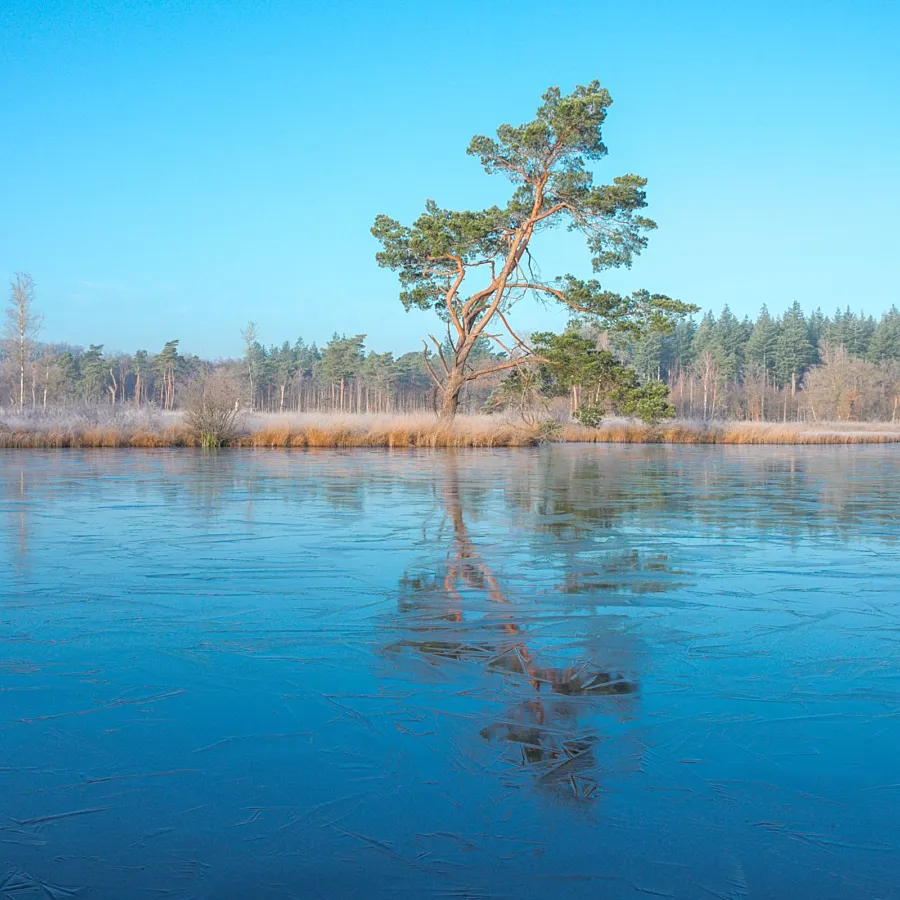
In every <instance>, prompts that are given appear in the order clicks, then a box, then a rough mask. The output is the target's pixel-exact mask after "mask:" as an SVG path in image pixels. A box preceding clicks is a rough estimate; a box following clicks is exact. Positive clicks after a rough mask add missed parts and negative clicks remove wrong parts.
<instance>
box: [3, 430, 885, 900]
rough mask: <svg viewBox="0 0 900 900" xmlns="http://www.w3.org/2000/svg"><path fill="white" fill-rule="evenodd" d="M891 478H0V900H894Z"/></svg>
mask: <svg viewBox="0 0 900 900" xmlns="http://www.w3.org/2000/svg"><path fill="white" fill-rule="evenodd" d="M898 510H900V454H898V453H897V451H896V449H895V448H891V447H884V448H878V447H855V448H830V447H810V448H748V449H742V448H736V447H734V448H715V447H711V448H691V447H679V448H668V447H574V446H556V447H547V448H542V449H540V450H523V451H505V450H504V451H498V452H495V453H491V452H487V451H483V452H470V453H456V454H449V453H435V454H426V453H415V452H394V453H389V452H380V451H370V452H348V453H342V452H326V453H321V454H314V453H300V452H295V453H281V452H278V451H262V452H253V451H248V452H241V451H235V452H227V453H221V454H218V455H203V454H201V453H193V452H190V451H164V452H137V451H135V452H131V451H113V452H84V453H81V452H75V451H72V452H65V453H36V452H7V453H5V454H4V455H2V456H0V595H2V600H0V897H3V898H7V897H8V898H12V900H22V898H29V897H41V898H51V900H61V898H68V897H73V896H78V897H86V898H103V900H106V898H116V900H119V898H123V900H127V898H159V897H165V898H215V900H237V898H263V900H266V898H288V897H291V898H319V897H321V898H335V897H347V898H356V897H360V898H363V897H364V898H367V900H374V898H382V897H410V898H424V897H440V898H460V900H462V898H488V897H490V898H506V897H509V898H517V900H526V898H555V897H565V898H570V897H571V898H582V897H584V898H598V897H602V898H647V897H658V896H661V897H674V898H686V900H695V898H704V897H712V898H716V897H718V898H729V900H731V898H781V897H784V898H806V897H809V898H816V900H828V898H834V900H853V898H897V897H900V874H898V873H900V666H898V664H900V543H898V537H900V528H898Z"/></svg>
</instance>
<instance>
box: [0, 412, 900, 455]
mask: <svg viewBox="0 0 900 900" xmlns="http://www.w3.org/2000/svg"><path fill="white" fill-rule="evenodd" d="M553 439H554V440H557V441H561V442H565V443H595V444H600V443H611V444H876V443H877V444H881V443H896V442H900V423H898V424H892V423H884V422H879V423H859V422H841V423H821V424H812V423H784V424H782V423H772V422H723V423H697V422H666V423H663V424H661V425H657V426H651V425H645V424H643V423H641V422H634V421H630V420H615V419H613V420H609V421H607V422H604V423H603V424H602V425H601V427H600V428H596V429H593V428H584V427H583V426H581V425H576V424H568V425H564V426H562V427H561V429H560V430H559V431H558V432H557V433H556V434H555V435H554V436H553ZM541 440H542V436H541V432H540V429H539V428H537V427H536V426H529V425H524V424H521V423H520V424H516V423H515V422H511V421H508V420H505V419H503V418H501V417H493V416H458V417H457V419H456V420H455V421H454V422H453V423H452V424H446V423H442V422H439V421H438V420H437V419H436V418H435V417H434V416H427V415H409V416H401V415H397V416H375V415H370V416H367V415H358V416H336V415H324V414H323V415H311V414H310V415H299V416H297V415H294V416H290V415H255V416H252V417H251V418H250V419H248V421H247V422H246V423H245V424H244V427H243V428H242V430H241V432H240V434H239V436H238V437H237V438H236V439H235V440H234V441H232V442H231V446H236V447H252V448H267V447H277V448H298V449H303V448H356V447H373V448H375V447H380V448H392V449H413V448H428V449H438V448H467V447H485V448H488V447H531V446H535V445H536V444H538V443H540V442H541ZM118 447H132V448H141V449H156V448H167V447H199V440H198V439H197V437H196V436H194V435H193V434H191V432H190V431H189V430H188V428H187V427H186V426H185V425H184V423H183V422H181V421H180V419H179V418H178V417H177V416H167V417H165V418H164V419H162V420H160V421H159V422H157V423H155V424H148V423H146V422H144V423H140V422H138V423H136V424H130V423H129V424H124V425H123V424H110V425H90V426H88V425H84V426H82V425H78V424H70V425H65V426H62V425H58V424H51V425H49V426H48V427H41V425H40V423H38V424H35V423H33V422H31V423H27V424H21V425H18V426H16V425H15V424H5V425H4V424H3V423H0V449H4V448H5V449H56V448H60V449H62V448H74V449H79V448H84V449H87V448H118Z"/></svg>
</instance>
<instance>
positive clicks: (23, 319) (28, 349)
mask: <svg viewBox="0 0 900 900" xmlns="http://www.w3.org/2000/svg"><path fill="white" fill-rule="evenodd" d="M42 322H43V319H42V317H41V316H39V315H37V314H36V313H35V311H34V279H33V278H32V277H31V275H29V274H28V273H27V272H16V274H15V275H14V276H13V279H12V281H11V282H10V286H9V303H8V306H7V308H6V327H5V328H4V333H5V336H6V339H7V342H8V345H9V348H10V349H9V355H10V358H11V359H12V360H13V361H14V364H15V367H16V372H17V375H18V381H19V385H18V388H19V390H18V394H19V409H20V410H21V409H24V407H25V370H26V368H27V367H28V363H29V361H30V360H31V357H32V355H33V352H34V338H35V336H36V335H37V333H38V331H40V328H41V324H42Z"/></svg>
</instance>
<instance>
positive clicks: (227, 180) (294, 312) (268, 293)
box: [0, 0, 900, 356]
mask: <svg viewBox="0 0 900 900" xmlns="http://www.w3.org/2000/svg"><path fill="white" fill-rule="evenodd" d="M101 6H102V7H103V8H101ZM0 38H2V41H0V118H2V122H3V129H2V133H3V139H2V141H0V172H2V179H3V194H2V216H0V274H2V275H4V276H6V275H8V274H11V273H12V272H13V271H15V270H26V271H30V272H31V273H32V275H33V276H34V278H35V280H36V282H37V290H38V304H39V308H40V310H41V311H42V312H43V313H44V315H45V327H44V331H43V337H44V339H46V340H54V341H69V342H71V343H76V344H87V343H89V342H96V343H103V344H105V345H106V346H107V348H109V349H122V350H129V351H130V350H134V349H136V348H139V347H141V348H146V349H148V350H151V351H153V350H158V349H159V347H161V346H162V344H163V342H164V341H166V340H169V339H171V338H178V339H180V340H181V348H182V350H184V351H190V352H196V353H199V354H201V355H210V356H227V355H231V354H236V353H237V352H239V347H240V336H239V331H240V328H241V327H242V326H243V325H244V324H245V323H246V322H247V320H248V319H254V320H257V321H258V322H259V323H260V329H261V331H260V336H261V339H262V340H263V341H264V342H266V343H269V342H276V341H277V342H280V341H281V340H283V339H285V338H288V339H291V340H293V339H294V338H296V337H297V336H298V335H302V336H303V337H304V338H306V339H307V340H316V341H320V342H321V341H324V340H326V339H327V338H328V337H329V336H330V335H331V333H332V332H333V331H334V330H338V331H346V332H348V333H358V332H366V333H368V335H369V341H368V343H369V346H371V347H372V348H374V349H376V350H386V349H395V350H401V349H412V348H413V347H415V346H416V345H417V344H418V340H419V338H420V337H421V336H422V334H423V333H426V332H427V331H428V330H429V329H430V327H431V322H430V320H429V318H428V317H427V316H426V315H425V314H423V313H415V314H407V313H404V312H403V309H402V307H401V306H400V303H399V301H398V300H397V290H398V289H397V285H396V281H395V278H394V276H393V274H392V273H390V272H386V271H382V270H379V269H378V268H377V267H376V265H375V261H374V254H375V251H376V245H375V242H374V240H373V239H372V238H371V236H370V234H369V228H370V226H371V223H372V219H373V218H374V216H375V215H376V213H379V212H386V213H389V214H391V215H393V216H395V217H398V218H400V219H401V220H405V221H408V220H411V219H412V218H413V217H414V216H415V215H416V214H417V213H418V211H419V210H420V209H421V207H422V205H423V203H424V201H425V199H426V198H428V197H431V198H434V199H435V200H436V201H437V202H438V203H439V204H441V205H443V206H450V207H457V208H467V207H472V206H480V205H484V204H488V203H491V202H494V201H495V200H498V199H501V198H502V196H503V193H502V192H503V190H504V188H505V184H504V182H502V181H501V180H500V179H499V178H496V177H494V178H490V177H488V176H486V175H484V174H483V172H482V171H481V169H480V167H479V165H478V163H477V162H476V161H475V160H473V159H471V158H469V157H467V156H466V154H465V147H466V145H467V143H468V141H469V138H470V137H471V136H472V135H473V134H475V133H476V132H480V133H483V132H492V131H493V129H494V128H495V127H496V126H497V125H498V124H500V123H501V122H505V121H511V122H515V123H518V122H521V121H525V120H527V119H529V118H531V117H532V114H533V112H534V109H535V107H536V105H537V103H538V100H539V96H540V94H541V93H542V92H543V90H544V89H545V88H546V87H547V86H548V85H551V84H558V85H560V86H561V87H563V88H564V89H569V88H571V87H572V86H573V85H574V84H576V83H584V82H586V81H589V80H591V79H593V78H598V79H600V81H601V82H602V83H603V84H604V86H606V87H607V88H608V89H609V90H610V92H611V94H612V96H613V99H614V106H613V108H612V110H611V112H610V116H609V119H608V121H607V127H606V129H605V138H606V143H607V145H608V146H609V148H610V153H609V156H608V157H607V159H606V160H605V161H603V162H602V163H600V164H599V166H598V177H599V178H600V179H602V180H604V181H605V180H609V179H611V178H612V177H613V176H614V175H617V174H622V173H624V172H637V173H639V174H641V175H645V176H647V177H649V179H650V184H649V187H648V191H649V199H650V210H649V213H650V215H652V216H653V217H654V218H655V219H656V220H657V221H658V223H659V230H658V231H657V232H656V233H655V234H654V235H653V236H652V238H651V242H650V246H649V248H648V250H647V251H646V252H645V254H644V256H643V257H642V258H641V260H640V261H639V262H638V264H636V265H635V267H634V268H633V269H632V270H631V271H625V272H617V273H613V274H611V275H610V276H609V277H607V278H605V283H606V284H608V285H609V286H610V287H613V288H616V289H629V290H630V289H632V288H638V287H646V288H649V289H651V290H655V291H661V292H664V293H668V294H670V295H672V296H677V297H679V298H681V299H684V300H688V301H692V302H695V303H698V304H700V305H701V306H702V307H704V308H712V309H715V310H717V311H718V310H719V309H720V308H721V306H722V305H723V304H724V303H726V302H727V303H728V304H730V306H731V307H732V309H733V310H734V311H735V312H736V313H738V314H739V315H743V314H744V313H755V311H756V310H757V309H758V308H759V306H760V304H761V303H762V302H764V301H765V302H767V303H768V304H769V306H770V308H772V309H774V310H776V311H781V310H782V309H784V308H785V307H786V306H787V305H788V304H789V303H790V302H791V301H793V300H794V299H797V300H799V301H800V302H801V304H802V305H803V306H804V308H806V309H812V308H814V307H816V306H819V305H821V306H822V307H823V308H824V309H825V310H826V312H831V311H832V310H833V309H834V307H835V306H837V305H841V306H844V305H846V304H848V303H849V304H850V305H851V306H852V307H854V308H856V309H864V310H866V311H867V312H872V313H879V312H881V311H882V310H883V309H885V308H887V307H888V306H890V305H891V304H893V303H900V290H898V283H900V240H898V237H900V227H898V224H897V222H898V218H897V217H898V212H897V211H898V209H900V166H898V164H897V160H898V147H900V112H898V97H900V53H898V50H897V48H898V46H900V4H898V3H897V2H892V0H866V2H845V3H836V2H829V0H817V2H809V3H804V2H784V0H782V2H777V3H776V2H773V3H765V2H754V3H722V2H693V3H692V2H678V3H672V2H643V3H641V2H635V0H629V2H621V3H619V2H616V3H613V2H606V0H586V2H558V3H554V4H546V3H534V2H531V0H525V2H522V0H520V2H517V3H507V2H502V0H501V2H493V3H484V2H477V3H476V2H456V3H447V4H438V3H424V2H395V3H389V2H370V3H363V2H352V3H351V2H333V3H322V2H298V0H217V2H205V3H200V2H188V0H184V2H171V0H153V2H152V3H151V2H145V0H129V2H126V0H107V2H106V3H104V4H95V3H88V2H87V0H81V2H66V0H45V2H42V3H37V2H35V0H4V3H3V4H2V8H0ZM536 249H537V250H539V249H540V248H539V247H537V248H536ZM538 258H539V260H540V262H541V265H542V269H543V272H544V273H545V274H551V273H552V274H557V273H562V272H565V271H572V272H573V273H575V274H580V275H587V274H588V273H589V268H588V265H587V255H586V251H585V250H584V248H583V246H582V244H581V242H580V241H579V239H578V238H577V236H575V235H569V234H567V233H565V232H563V233H561V234H559V235H554V236H553V237H552V238H550V239H549V240H548V241H547V242H546V245H545V250H544V252H543V253H540V254H539V256H538ZM518 321H519V324H520V326H521V328H522V329H523V330H528V329H530V328H535V327H548V326H549V327H561V326H562V325H563V323H564V316H562V315H554V314H551V313H548V312H546V311H543V310H541V309H540V308H524V307H523V308H522V309H521V311H520V316H519V319H518Z"/></svg>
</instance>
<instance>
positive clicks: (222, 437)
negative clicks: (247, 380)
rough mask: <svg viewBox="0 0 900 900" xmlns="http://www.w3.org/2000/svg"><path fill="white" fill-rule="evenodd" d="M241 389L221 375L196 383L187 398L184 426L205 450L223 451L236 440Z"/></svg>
mask: <svg viewBox="0 0 900 900" xmlns="http://www.w3.org/2000/svg"><path fill="white" fill-rule="evenodd" d="M239 397H240V389H239V388H238V386H237V385H236V384H235V382H234V381H233V380H232V379H231V378H229V377H227V376H225V375H222V374H219V373H213V374H204V375H201V376H200V377H198V378H197V379H195V380H194V382H193V383H192V384H191V385H190V386H189V387H188V390H187V393H186V396H185V397H184V422H185V425H187V427H188V430H189V431H190V432H191V433H192V434H193V435H194V436H195V437H196V438H197V439H198V440H199V441H200V446H201V447H204V448H205V449H208V450H209V449H213V448H216V447H223V446H225V445H227V444H229V443H231V442H232V441H233V440H234V439H235V437H237V430H238V428H237V426H238V417H239V415H240V412H239V409H240V407H239Z"/></svg>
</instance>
